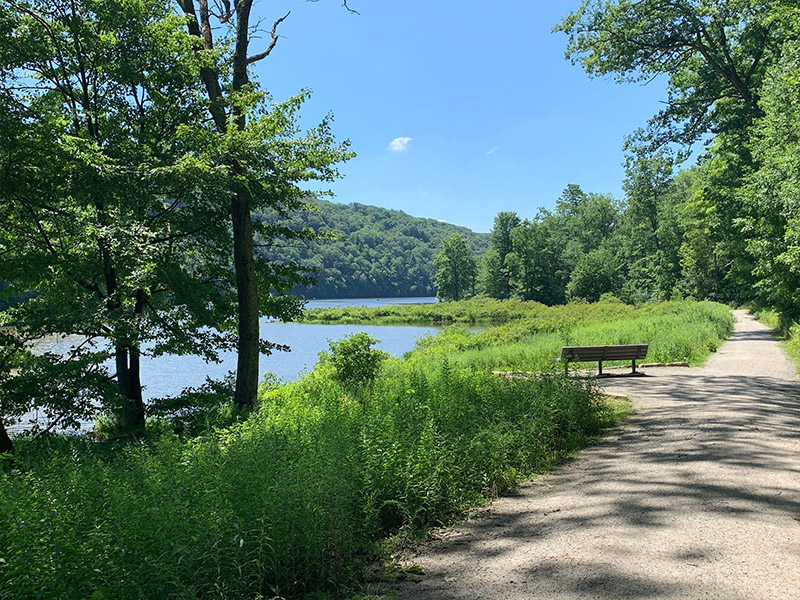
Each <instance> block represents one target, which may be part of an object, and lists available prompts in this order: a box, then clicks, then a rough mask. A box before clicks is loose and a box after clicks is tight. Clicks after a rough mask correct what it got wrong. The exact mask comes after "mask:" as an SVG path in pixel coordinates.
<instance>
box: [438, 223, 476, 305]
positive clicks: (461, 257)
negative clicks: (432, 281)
mask: <svg viewBox="0 0 800 600" xmlns="http://www.w3.org/2000/svg"><path fill="white" fill-rule="evenodd" d="M434 264H435V265H436V297H437V298H439V299H440V300H461V299H462V298H466V297H468V296H471V295H472V294H474V293H475V278H476V276H477V271H478V267H477V264H476V263H475V257H474V256H473V255H472V250H470V248H469V246H468V245H467V241H466V240H465V239H464V236H462V235H461V234H458V233H455V234H453V235H451V236H450V237H449V238H447V239H446V240H444V242H443V243H442V251H441V252H440V253H439V254H437V255H436V259H435V260H434Z"/></svg>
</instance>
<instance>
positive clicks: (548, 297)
mask: <svg viewBox="0 0 800 600" xmlns="http://www.w3.org/2000/svg"><path fill="white" fill-rule="evenodd" d="M554 226H555V219H554V218H553V216H552V214H551V213H548V212H545V211H542V212H541V213H540V214H539V216H538V217H537V218H536V219H534V220H533V221H528V220H525V221H523V222H522V223H521V224H520V225H518V226H517V227H515V228H514V230H513V231H512V232H511V234H512V239H513V241H514V252H513V254H512V255H513V257H514V258H513V259H511V260H507V262H509V263H511V264H512V265H513V266H512V269H511V274H512V277H511V283H512V285H513V286H514V295H515V296H517V297H519V298H522V299H523V300H535V301H537V302H542V303H543V304H548V305H554V304H561V303H563V302H564V300H565V296H564V288H565V285H566V281H565V277H564V275H565V271H564V265H563V256H562V255H563V251H564V247H563V244H561V243H560V242H559V238H558V236H556V235H554Z"/></svg>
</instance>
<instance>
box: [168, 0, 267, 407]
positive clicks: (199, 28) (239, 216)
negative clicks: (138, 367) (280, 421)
mask: <svg viewBox="0 0 800 600" xmlns="http://www.w3.org/2000/svg"><path fill="white" fill-rule="evenodd" d="M178 4H179V5H180V7H181V9H182V10H183V12H184V13H185V14H186V15H188V16H189V17H191V19H190V21H189V22H188V24H187V27H188V30H189V33H190V34H191V35H193V36H195V37H197V38H199V39H200V40H201V41H202V44H203V48H205V49H206V50H213V49H214V40H213V36H212V27H211V23H210V20H209V16H210V14H211V11H210V10H209V6H208V0H199V7H200V14H199V18H198V14H197V11H195V5H194V0H178ZM252 4H253V2H252V0H237V1H236V2H235V4H234V12H233V13H232V14H229V15H228V17H231V16H233V15H234V14H235V17H236V45H235V50H234V54H233V81H232V84H233V85H232V87H233V91H234V92H240V91H241V90H242V89H244V87H245V86H246V85H247V83H248V76H247V66H248V64H249V61H248V56H247V52H248V46H249V41H250V40H249V37H248V36H249V32H250V10H251V7H252ZM228 10H230V6H229V7H228ZM273 34H274V32H273ZM201 78H202V80H203V83H204V85H205V88H206V91H207V93H208V97H209V100H211V107H210V110H211V116H212V118H213V119H214V123H215V125H216V126H217V129H218V130H219V131H220V132H222V133H225V132H226V131H227V130H228V122H227V117H226V115H225V113H224V110H223V109H222V106H223V105H224V102H223V100H224V98H223V92H222V86H221V85H220V83H219V73H218V72H216V71H215V70H212V69H209V68H203V69H201ZM233 117H234V122H235V123H236V126H237V127H238V128H239V129H241V130H244V128H245V126H246V125H247V119H246V116H245V114H244V113H243V112H241V110H239V109H238V108H237V107H235V106H234V108H233ZM231 166H232V168H233V171H234V173H235V174H237V175H240V174H241V165H240V164H239V163H238V161H237V160H236V158H235V157H232V159H231ZM231 225H232V226H233V265H234V270H235V272H236V293H237V298H238V303H239V323H238V325H239V342H238V346H237V353H238V357H237V363H236V390H235V392H234V401H235V403H236V406H238V407H239V408H243V407H245V406H253V405H255V402H256V396H257V394H258V359H259V356H260V351H259V326H258V280H257V279H256V268H255V258H254V256H253V251H254V242H253V223H252V221H251V214H250V199H249V197H248V194H247V192H246V190H242V191H237V192H235V193H234V195H233V196H232V197H231Z"/></svg>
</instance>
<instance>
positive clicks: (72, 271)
mask: <svg viewBox="0 0 800 600" xmlns="http://www.w3.org/2000/svg"><path fill="white" fill-rule="evenodd" d="M0 21H2V23H3V25H4V26H3V27H2V29H0V35H2V40H0V47H2V50H1V51H0V77H2V80H1V81H0V104H1V105H2V108H3V110H0V199H2V202H0V228H2V233H1V234H0V275H1V276H2V277H3V279H5V280H7V281H8V282H9V283H10V285H11V287H10V291H11V292H12V293H13V292H15V291H16V292H23V291H29V290H33V291H34V292H35V293H36V295H35V297H33V298H32V299H30V300H29V301H27V302H25V303H23V304H21V305H19V306H17V307H16V308H13V309H11V310H9V311H7V312H6V313H4V315H3V320H4V321H5V322H6V323H8V322H12V323H14V324H16V326H17V328H18V329H19V330H20V334H21V335H22V336H24V337H28V336H31V335H42V334H46V333H60V334H63V333H77V334H80V335H83V336H87V337H88V338H89V339H90V340H91V339H93V338H104V339H106V340H108V341H109V343H110V345H111V348H110V351H109V352H108V353H110V355H111V356H112V357H113V359H114V365H115V368H116V373H115V378H116V381H117V387H118V392H119V394H118V397H119V398H121V406H120V407H119V410H120V413H121V422H122V424H123V426H124V428H125V429H126V430H127V431H129V432H133V433H137V432H141V430H142V429H143V428H144V418H145V411H144V405H143V402H142V394H141V383H140V366H139V365H140V356H141V352H142V346H143V344H145V343H148V342H149V343H153V344H154V345H155V347H154V349H153V351H154V352H156V353H158V352H160V351H165V350H167V349H169V350H172V351H179V352H180V351H191V352H197V353H200V354H203V355H205V356H208V357H212V358H213V356H214V350H213V346H214V345H215V343H216V342H222V343H223V344H224V339H222V337H221V336H216V335H214V334H211V333H207V332H204V330H203V327H205V326H208V325H212V324H215V321H216V320H217V319H218V318H219V315H220V314H224V312H225V311H226V310H229V306H228V303H227V301H226V299H225V298H224V295H223V294H222V293H221V292H220V287H218V286H215V285H208V286H205V287H202V289H203V293H197V290H198V289H199V288H198V285H197V282H198V281H208V282H214V281H216V280H217V279H218V277H217V274H216V273H217V271H219V269H220V267H218V266H216V265H217V263H218V262H219V257H220V255H219V254H218V253H216V252H215V251H216V250H217V249H218V248H219V247H218V244H217V242H218V240H220V239H224V238H225V236H226V233H225V231H224V228H222V229H221V228H219V227H218V225H217V224H218V223H219V220H220V213H219V211H218V210H216V208H215V207H214V206H213V205H212V204H209V203H207V202H204V201H203V199H202V198H199V197H198V196H197V195H196V194H195V191H196V190H197V187H198V186H206V187H207V188H208V190H209V191H210V190H213V189H216V188H217V187H218V183H217V179H218V177H216V174H215V173H214V172H213V169H211V170H209V169H208V168H206V167H205V166H201V165H199V164H198V163H197V161H196V160H195V159H193V158H191V154H192V152H193V151H194V145H193V141H192V140H191V139H189V138H188V137H187V136H186V135H184V134H183V132H182V130H181V125H182V124H185V123H196V122H200V118H201V117H202V114H203V113H202V110H203V103H202V102H200V98H199V96H198V95H197V94H196V92H195V91H194V88H195V85H194V82H195V81H196V78H197V71H198V65H197V61H196V59H195V56H194V54H193V53H192V52H191V47H190V45H189V44H188V38H187V36H186V35H185V34H184V33H183V31H182V20H181V19H180V18H179V17H177V16H176V15H174V14H173V13H172V12H171V11H170V10H169V7H167V6H165V5H164V3H163V2H160V1H157V0H130V1H127V2H123V3H107V2H100V1H94V0H83V1H81V2H78V1H75V0H55V1H48V2H44V1H43V0H20V1H18V2H6V3H4V4H3V6H2V17H1V18H0ZM200 231H202V237H200V236H199V233H200ZM209 257H211V259H210V260H209ZM87 348H90V346H88V345H84V350H85V349H87ZM106 355H107V353H106V351H105V350H104V349H103V348H99V349H97V350H96V351H95V352H93V353H91V356H90V357H89V358H90V360H89V361H88V363H90V364H97V363H98V362H101V361H102V359H103V358H105V356H106ZM81 356H82V357H83V358H84V359H85V358H86V354H85V352H82V353H81ZM51 362H53V365H52V366H53V368H56V367H57V366H58V364H59V363H61V362H62V361H61V360H60V359H54V360H53V361H51ZM37 364H38V363H37ZM40 366H41V365H39V367H40ZM36 368H38V367H36ZM33 372H35V369H34V371H33ZM22 374H23V375H25V370H24V369H23V372H22ZM24 380H25V377H22V379H15V385H16V384H17V383H18V382H19V381H24Z"/></svg>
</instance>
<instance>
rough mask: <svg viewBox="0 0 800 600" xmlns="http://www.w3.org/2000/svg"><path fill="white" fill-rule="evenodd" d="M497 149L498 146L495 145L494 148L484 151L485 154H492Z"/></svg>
mask: <svg viewBox="0 0 800 600" xmlns="http://www.w3.org/2000/svg"><path fill="white" fill-rule="evenodd" d="M499 149H500V146H495V147H494V148H490V149H489V150H487V151H486V156H489V155H490V154H494V153H495V152H497V151H498V150H499Z"/></svg>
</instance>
